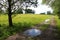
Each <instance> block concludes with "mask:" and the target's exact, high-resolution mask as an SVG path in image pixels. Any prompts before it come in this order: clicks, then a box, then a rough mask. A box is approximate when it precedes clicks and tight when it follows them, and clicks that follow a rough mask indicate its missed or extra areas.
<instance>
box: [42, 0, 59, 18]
mask: <svg viewBox="0 0 60 40" xmlns="http://www.w3.org/2000/svg"><path fill="white" fill-rule="evenodd" d="M43 3H45V4H47V5H50V6H51V7H52V8H53V10H54V13H56V14H57V15H58V16H59V15H60V0H48V1H47V0H43ZM59 18H60V16H59Z"/></svg>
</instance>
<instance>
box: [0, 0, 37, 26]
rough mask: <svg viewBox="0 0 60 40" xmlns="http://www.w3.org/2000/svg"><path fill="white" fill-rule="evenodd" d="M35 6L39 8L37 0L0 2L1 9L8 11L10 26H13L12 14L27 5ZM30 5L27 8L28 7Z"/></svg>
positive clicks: (6, 0) (3, 0) (0, 0)
mask: <svg viewBox="0 0 60 40" xmlns="http://www.w3.org/2000/svg"><path fill="white" fill-rule="evenodd" d="M27 4H28V5H30V6H31V5H34V7H35V6H37V0H0V8H1V9H2V8H5V9H8V20H9V26H12V25H13V23H12V13H14V12H15V11H16V10H17V9H19V8H22V9H23V7H24V6H25V5H27ZM28 5H27V6H26V7H28Z"/></svg>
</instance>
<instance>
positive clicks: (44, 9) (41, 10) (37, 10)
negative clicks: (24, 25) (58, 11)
mask: <svg viewBox="0 0 60 40" xmlns="http://www.w3.org/2000/svg"><path fill="white" fill-rule="evenodd" d="M30 9H33V10H35V13H36V14H39V13H44V12H45V13H46V12H47V11H50V12H53V10H52V8H51V7H49V6H47V5H44V4H42V0H38V7H36V8H34V7H30Z"/></svg>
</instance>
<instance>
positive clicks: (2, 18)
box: [0, 14, 60, 40]
mask: <svg viewBox="0 0 60 40" xmlns="http://www.w3.org/2000/svg"><path fill="white" fill-rule="evenodd" d="M51 16H52V15H38V14H17V15H16V14H14V15H12V20H13V24H14V26H12V27H9V26H8V15H7V14H5V15H4V14H1V15H0V40H4V39H5V38H7V37H8V36H10V35H13V34H16V33H17V32H19V31H20V32H21V31H24V30H26V29H29V28H31V27H32V26H33V25H35V24H39V23H42V22H43V21H44V20H45V19H48V18H51ZM55 18H56V20H57V28H58V34H59V35H60V32H59V31H60V20H59V19H58V17H57V16H55ZM47 27H48V25H43V27H41V28H40V29H41V30H45V29H46V28H47ZM59 38H60V36H59Z"/></svg>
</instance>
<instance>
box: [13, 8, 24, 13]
mask: <svg viewBox="0 0 60 40" xmlns="http://www.w3.org/2000/svg"><path fill="white" fill-rule="evenodd" d="M14 13H18V14H23V11H22V9H21V8H20V9H17V10H16V11H15V12H14Z"/></svg>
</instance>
